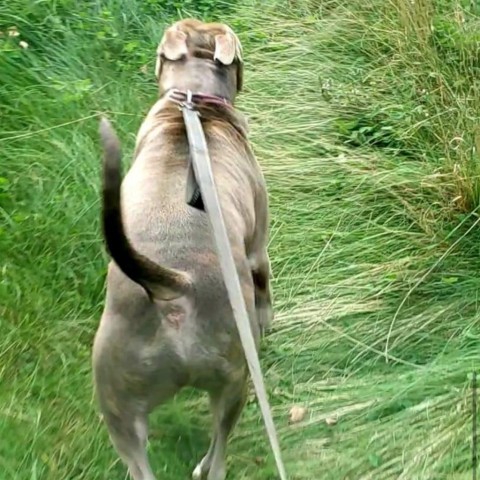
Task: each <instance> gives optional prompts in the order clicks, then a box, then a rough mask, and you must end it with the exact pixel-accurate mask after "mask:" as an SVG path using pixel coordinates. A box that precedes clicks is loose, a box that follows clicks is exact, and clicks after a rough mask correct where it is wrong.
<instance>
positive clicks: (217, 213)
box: [181, 92, 287, 480]
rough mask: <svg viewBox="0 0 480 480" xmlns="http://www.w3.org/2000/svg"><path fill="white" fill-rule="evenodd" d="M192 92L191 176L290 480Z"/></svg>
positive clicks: (187, 108)
mask: <svg viewBox="0 0 480 480" xmlns="http://www.w3.org/2000/svg"><path fill="white" fill-rule="evenodd" d="M188 94H189V96H188V98H187V102H184V103H182V104H181V108H182V113H183V119H184V121H185V126H186V129H187V136H188V142H189V144H190V155H191V160H192V166H193V171H194V174H195V177H196V180H195V179H193V180H192V178H191V177H190V180H191V181H193V182H195V183H196V181H198V184H199V187H200V191H201V196H202V199H203V202H204V204H205V207H206V211H207V213H208V216H209V218H210V223H211V225H212V230H213V234H214V237H215V242H216V244H217V251H218V255H219V258H220V265H221V268H222V273H223V278H224V281H225V285H226V287H227V291H228V297H229V299H230V304H231V305H232V310H233V314H234V317H235V321H236V323H237V328H238V332H239V334H240V340H241V342H242V346H243V350H244V352H245V358H246V360H247V364H248V368H249V370H250V375H251V377H252V380H253V384H254V387H255V391H256V394H257V398H258V402H259V404H260V409H261V411H262V415H263V420H264V422H265V428H266V430H267V434H268V437H269V440H270V445H271V447H272V451H273V454H274V457H275V462H276V465H277V469H278V473H279V475H280V479H281V480H287V474H286V471H285V467H284V465H283V461H282V456H281V452H280V445H279V442H278V437H277V432H276V430H275V424H274V422H273V418H272V413H271V410H270V405H269V403H268V398H267V392H266V389H265V384H264V381H263V376H262V371H261V368H260V361H259V359H258V354H257V349H256V347H255V340H254V338H253V335H252V331H251V328H250V321H249V318H248V313H247V308H246V305H245V301H244V298H243V293H242V289H241V286H240V280H239V278H238V273H237V268H236V266H235V261H234V258H233V254H232V250H231V246H230V240H229V238H228V234H227V230H226V228H225V222H224V219H223V214H222V209H221V207H220V202H219V200H218V195H217V189H216V187H215V181H214V178H213V172H212V166H211V163H210V155H209V153H208V148H207V142H206V139H205V134H204V132H203V128H202V123H201V121H200V118H199V113H198V111H196V110H194V105H193V103H192V101H191V99H192V96H191V92H188Z"/></svg>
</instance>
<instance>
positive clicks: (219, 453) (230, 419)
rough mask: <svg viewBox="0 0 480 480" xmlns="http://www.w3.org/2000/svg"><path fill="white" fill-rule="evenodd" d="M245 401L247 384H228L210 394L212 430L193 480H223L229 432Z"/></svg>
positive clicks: (242, 381)
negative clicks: (207, 446)
mask: <svg viewBox="0 0 480 480" xmlns="http://www.w3.org/2000/svg"><path fill="white" fill-rule="evenodd" d="M246 399H247V382H246V378H242V380H240V381H239V382H238V383H235V384H228V385H227V386H225V387H224V388H223V390H222V391H221V392H219V393H212V394H210V403H211V408H212V413H213V422H214V430H213V437H212V442H211V444H210V448H209V450H208V452H207V454H206V455H205V457H204V458H203V459H202V461H201V462H200V463H199V464H198V465H197V467H196V468H195V470H194V472H193V478H194V480H200V479H201V480H203V479H206V480H224V479H225V477H226V465H225V457H226V448H227V441H228V436H229V434H230V432H231V431H232V429H233V427H234V426H235V424H236V423H237V420H238V419H239V417H240V414H241V413H242V410H243V407H244V406H245V401H246Z"/></svg>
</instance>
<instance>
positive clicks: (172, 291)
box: [100, 118, 190, 301]
mask: <svg viewBox="0 0 480 480" xmlns="http://www.w3.org/2000/svg"><path fill="white" fill-rule="evenodd" d="M100 137H101V140H102V144H103V149H104V162H103V197H102V200H103V205H102V223H103V234H104V237H105V241H106V245H107V249H108V251H109V253H110V255H111V257H112V258H113V260H114V261H115V263H116V264H117V265H118V267H119V268H120V269H121V270H122V272H123V273H124V274H125V275H126V276H127V277H129V278H130V279H131V280H133V281H134V282H136V283H138V284H139V285H141V286H142V287H143V288H144V289H145V291H146V292H147V294H148V296H149V298H150V300H152V301H153V300H154V299H155V298H158V299H162V300H171V299H174V298H178V297H180V296H182V295H183V294H185V293H186V291H187V290H188V288H189V285H190V282H189V279H188V277H187V275H186V274H184V273H182V272H179V271H176V270H173V269H169V268H166V267H162V266H161V265H158V264H157V263H155V262H153V261H152V260H150V259H149V258H147V257H145V256H144V255H142V254H141V253H139V252H138V251H136V250H135V249H134V248H133V246H132V245H131V243H130V242H129V240H128V238H127V236H126V233H125V229H124V225H123V220H122V212H121V202H120V197H121V183H122V174H121V148H120V141H119V140H118V137H117V135H116V133H115V131H114V129H113V127H112V126H111V124H110V122H109V121H108V120H107V119H106V118H102V120H101V122H100Z"/></svg>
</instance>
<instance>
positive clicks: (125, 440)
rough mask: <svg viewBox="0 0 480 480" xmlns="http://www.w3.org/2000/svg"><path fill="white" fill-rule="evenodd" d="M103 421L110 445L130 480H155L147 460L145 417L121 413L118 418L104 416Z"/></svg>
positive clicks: (115, 416) (109, 415)
mask: <svg viewBox="0 0 480 480" xmlns="http://www.w3.org/2000/svg"><path fill="white" fill-rule="evenodd" d="M104 420H105V423H106V424H107V426H108V431H109V433H110V438H111V440H112V443H113V445H114V447H115V449H116V450H117V452H118V454H119V456H120V458H121V459H122V460H123V462H124V463H125V464H126V465H127V467H128V470H129V472H130V475H131V477H132V479H133V480H155V476H154V474H153V472H152V470H151V468H150V464H149V462H148V458H147V450H146V444H147V416H146V415H144V414H132V415H129V414H127V413H126V412H122V413H121V415H120V416H117V415H111V414H106V415H104Z"/></svg>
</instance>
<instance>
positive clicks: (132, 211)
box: [93, 20, 272, 480]
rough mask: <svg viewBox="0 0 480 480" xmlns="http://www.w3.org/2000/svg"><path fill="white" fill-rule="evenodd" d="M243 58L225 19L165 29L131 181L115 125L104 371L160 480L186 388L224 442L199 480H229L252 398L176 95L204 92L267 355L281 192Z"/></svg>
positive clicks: (144, 478)
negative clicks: (274, 219) (247, 118)
mask: <svg viewBox="0 0 480 480" xmlns="http://www.w3.org/2000/svg"><path fill="white" fill-rule="evenodd" d="M240 53H241V46H240V43H239V41H238V39H237V37H236V36H235V34H234V33H233V32H232V30H231V29H230V28H228V27H227V26H225V25H222V24H205V23H202V22H199V21H196V20H184V21H180V22H178V23H176V24H174V25H173V26H172V27H171V28H169V29H168V30H167V31H166V32H165V35H164V37H163V40H162V42H161V43H160V45H159V49H158V59H157V67H156V75H157V79H158V82H159V87H160V99H159V100H158V101H157V103H156V104H155V105H154V106H153V108H152V109H151V110H150V112H149V114H148V115H147V118H146V119H145V121H144V122H143V124H142V126H141V128H140V131H139V133H138V137H137V145H136V152H135V161H134V163H133V166H132V167H131V169H130V170H129V172H128V174H127V175H126V177H125V179H124V181H123V183H122V181H121V174H120V146H119V142H118V139H117V137H116V136H115V133H114V131H113V129H112V128H111V127H110V125H109V123H108V122H107V121H104V122H103V123H102V125H101V137H102V141H103V144H104V149H105V163H104V190H103V209H104V211H103V222H104V234H105V238H106V243H107V245H108V248H109V251H110V253H111V255H112V258H113V262H111V263H110V265H109V270H108V279H107V281H108V284H107V296H106V305H105V309H104V312H103V315H102V319H101V322H100V327H99V329H98V331H97V334H96V337H95V342H94V348H93V366H94V377H95V385H96V391H97V396H98V399H99V403H100V407H101V411H102V414H103V418H104V420H105V422H106V424H107V426H108V429H109V432H110V436H111V439H112V442H113V444H114V445H115V448H116V449H117V451H118V453H119V455H120V456H121V458H122V459H123V461H124V462H125V463H126V464H127V465H128V468H129V471H130V474H131V476H132V477H133V478H134V479H135V480H153V479H154V478H155V477H154V475H153V473H152V471H151V468H150V466H149V463H148V459H147V454H146V449H145V446H146V440H147V417H148V414H149V413H150V412H151V411H152V410H153V409H154V408H155V407H156V406H157V405H159V404H161V403H163V402H165V401H167V400H168V399H170V398H171V397H172V396H173V395H175V394H176V393H177V392H178V391H179V390H180V389H181V388H182V387H184V386H193V387H197V388H200V389H203V390H206V391H207V392H208V393H209V395H210V401H211V408H212V413H213V417H214V422H213V424H214V426H213V435H212V442H211V445H210V448H209V450H208V452H207V454H206V455H205V457H204V458H203V460H202V461H201V462H200V463H199V464H198V465H197V467H196V468H195V471H194V473H193V477H194V478H195V479H208V480H223V479H224V478H225V476H226V467H225V451H226V443H227V438H228V435H229V433H230V432H231V430H232V428H233V427H234V425H235V423H236V421H237V419H238V417H239V415H240V413H241V411H242V409H243V406H244V403H245V397H246V390H247V389H246V385H247V378H248V369H247V365H246V361H245V357H244V354H243V350H242V345H241V343H240V339H239V335H238V332H237V327H236V325H235V321H234V317H233V313H232V309H231V306H230V303H229V300H228V296H227V292H226V288H225V285H224V280H223V278H222V273H221V270H220V265H219V261H218V258H217V254H216V247H215V243H214V240H213V237H212V233H211V228H210V223H209V219H208V216H207V214H206V213H205V212H204V211H202V210H199V209H196V208H193V207H190V206H189V205H187V204H186V202H185V189H186V179H187V167H188V161H189V147H188V142H187V139H186V134H185V127H184V124H183V119H182V114H181V112H180V111H179V108H178V105H176V104H175V103H174V102H173V101H172V97H171V96H170V93H171V91H172V89H179V90H191V91H193V93H197V92H201V94H200V95H198V96H197V97H196V98H198V102H197V105H196V107H197V108H198V110H199V111H200V113H201V118H202V123H203V128H204V130H205V135H206V138H207V142H208V147H209V152H210V156H211V161H212V168H213V171H214V175H215V179H216V184H217V189H218V195H219V199H220V203H221V205H222V209H223V213H224V217H225V222H226V226H227V229H228V234H229V237H230V241H231V245H232V250H233V253H234V257H235V261H236V265H237V270H238V275H239V278H240V281H241V284H242V289H243V294H244V298H245V302H246V305H247V310H248V313H249V316H250V323H251V327H252V331H253V333H254V337H255V341H256V344H257V348H258V344H259V339H260V336H261V334H262V332H263V329H264V327H266V326H267V325H268V324H269V322H270V319H271V317H272V307H271V294H270V286H269V275H270V267H269V259H268V255H267V231H268V203H267V192H266V187H265V183H264V178H263V175H262V172H261V170H260V167H259V165H258V163H257V161H256V160H255V158H254V156H253V154H252V151H251V149H250V146H249V144H248V141H247V138H246V124H245V122H244V120H243V117H242V116H241V115H240V114H239V113H238V112H236V111H235V110H234V108H233V106H232V104H233V101H234V99H235V96H236V94H237V92H238V91H239V90H240V88H241V84H242V60H241V55H240ZM120 191H121V196H120ZM120 197H121V202H120ZM140 252H141V253H140Z"/></svg>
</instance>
